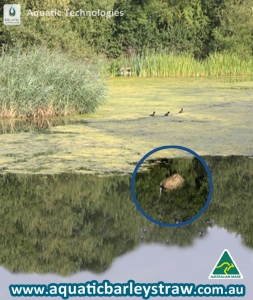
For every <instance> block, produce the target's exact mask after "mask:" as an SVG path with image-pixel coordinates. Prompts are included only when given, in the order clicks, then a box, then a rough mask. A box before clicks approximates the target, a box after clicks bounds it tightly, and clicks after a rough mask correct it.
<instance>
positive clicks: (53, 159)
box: [0, 78, 253, 174]
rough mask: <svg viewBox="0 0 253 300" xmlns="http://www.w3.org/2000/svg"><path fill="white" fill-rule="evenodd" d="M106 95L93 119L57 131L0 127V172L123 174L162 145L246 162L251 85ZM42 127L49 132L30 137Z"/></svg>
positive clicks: (120, 87)
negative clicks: (1, 132) (175, 146)
mask: <svg viewBox="0 0 253 300" xmlns="http://www.w3.org/2000/svg"><path fill="white" fill-rule="evenodd" d="M241 80H243V79H241ZM109 88H110V98H109V100H108V103H107V104H106V105H105V106H103V107H101V109H99V110H98V112H97V113H96V114H93V115H85V116H82V117H76V118H71V117H69V118H66V119H64V121H58V124H59V123H60V124H59V125H57V121H44V122H42V121H40V122H39V124H38V126H37V127H35V129H36V130H35V132H34V128H33V125H31V126H30V127H29V124H28V125H27V124H26V125H24V126H23V128H22V125H21V124H20V122H16V123H15V122H13V121H12V122H9V123H8V122H1V126H0V127H1V128H2V129H1V130H2V131H3V132H12V134H4V135H0V143H1V148H0V164H1V167H0V168H1V169H0V172H1V170H2V172H15V173H27V172H32V173H43V174H54V173H59V172H66V171H71V172H80V173H92V174H94V172H95V173H105V172H115V171H117V172H121V173H131V172H132V171H133V165H132V164H133V163H136V162H137V161H139V160H140V159H141V158H142V157H143V155H144V154H146V153H147V152H149V151H150V150H152V149H154V148H156V147H159V146H163V145H179V146H184V147H187V148H190V149H192V150H194V151H195V152H197V153H198V154H199V155H248V156H250V155H252V145H253V118H252V115H253V105H252V102H253V101H252V93H253V81H247V80H246V79H245V81H232V82H230V81H229V79H228V81H225V80H223V81H222V80H216V79H206V78H205V79H204V78H199V79H198V78H190V79H189V78H180V79H178V78H115V79H112V80H110V81H109ZM182 107H183V108H184V112H183V113H182V114H178V112H179V110H180V108H182ZM154 110H155V111H156V116H155V117H149V115H150V114H151V113H152V112H153V111H154ZM167 111H170V112H171V114H170V116H169V117H164V114H165V113H166V112H167ZM64 122H65V123H66V124H69V125H61V123H64ZM71 122H72V123H71ZM48 123H49V124H50V123H56V125H55V126H53V127H50V128H48V129H45V130H42V132H41V133H40V134H38V128H39V127H40V126H41V127H42V129H44V128H46V127H47V125H48ZM19 127H21V128H19ZM30 128H31V130H30ZM22 129H23V130H24V131H25V132H23V131H22ZM15 130H17V131H19V132H18V133H15V132H16V131H15Z"/></svg>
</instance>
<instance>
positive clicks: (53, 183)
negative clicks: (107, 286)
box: [0, 78, 253, 299]
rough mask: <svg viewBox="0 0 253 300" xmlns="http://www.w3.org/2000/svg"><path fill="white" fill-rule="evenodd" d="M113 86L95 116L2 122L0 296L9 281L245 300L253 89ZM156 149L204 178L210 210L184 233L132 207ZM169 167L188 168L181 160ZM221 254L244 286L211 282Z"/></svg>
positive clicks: (191, 82) (229, 84)
mask: <svg viewBox="0 0 253 300" xmlns="http://www.w3.org/2000/svg"><path fill="white" fill-rule="evenodd" d="M109 84H110V99H109V100H108V103H107V105H105V106H104V107H102V108H101V109H100V110H99V111H98V113H97V114H93V115H87V116H81V117H78V118H77V117H69V118H65V119H54V120H43V121H38V122H37V123H28V122H26V123H24V122H23V121H22V122H21V121H18V120H15V121H13V120H12V121H1V132H2V134H1V135H0V143H1V147H0V172H1V176H0V215H1V216H0V236H1V243H0V253H1V255H0V265H1V266H2V267H1V269H0V275H1V278H3V280H2V282H1V285H0V286H1V290H0V295H1V298H3V299H11V297H10V296H9V292H8V285H9V284H11V283H12V284H17V283H24V284H27V283H33V282H34V283H40V284H42V283H50V282H66V283H68V282H85V281H86V280H92V279H97V280H99V281H100V280H102V279H109V280H111V281H113V282H123V281H128V280H129V279H134V280H136V281H139V282H157V281H160V280H162V281H164V282H193V283H196V284H197V283H206V284H208V283H209V284H210V283H221V284H225V285H227V284H230V283H236V284H246V287H247V297H248V298H247V297H246V298H245V299H252V296H253V288H252V284H251V281H252V279H253V276H252V270H253V251H252V248H253V218H252V212H253V197H252V195H253V185H252V176H253V159H252V157H253V137H252V136H253V135H252V134H253V126H252V125H253V121H252V116H253V110H252V109H253V107H252V102H253V99H252V89H253V81H248V80H246V79H245V80H239V81H233V80H231V81H230V80H229V79H227V80H215V79H201V78H200V79H185V78H182V79H174V78H172V79H171V78H170V79H148V78H145V79H144V78H143V79H142V78H140V79H139V78H138V79H136V78H123V79H122V78H116V79H112V80H110V82H109ZM182 107H183V108H184V112H183V113H182V114H178V111H179V110H180V109H181V108H182ZM154 110H155V111H156V116H155V117H149V115H150V114H151V113H152V111H154ZM168 110H170V111H171V115H170V116H169V117H165V116H164V114H165V113H166V112H167V111H168ZM163 145H180V146H184V147H188V148H190V149H192V150H193V151H195V152H197V153H198V154H199V155H201V156H202V157H203V159H204V160H205V161H206V163H207V165H208V167H209V168H210V170H211V173H212V177H213V197H212V200H211V204H210V205H209V207H208V209H207V210H206V211H205V213H204V214H203V215H202V216H201V217H200V218H198V219H197V220H196V221H195V222H193V223H191V224H190V225H188V226H184V227H180V228H165V227H159V226H156V225H155V224H153V223H150V222H149V221H148V220H147V219H145V218H144V217H143V216H142V215H141V214H140V213H139V211H138V210H137V208H136V207H135V205H134V202H133V200H132V196H131V188H130V182H131V173H132V172H133V169H134V167H135V165H136V163H137V162H138V161H139V160H140V159H141V158H142V157H143V156H144V155H145V154H146V153H147V152H149V151H150V150H152V149H153V148H156V147H159V146H163ZM157 157H159V154H157ZM152 159H155V156H154V157H152ZM167 159H171V160H172V159H173V161H174V162H180V164H182V163H181V160H182V159H183V160H184V161H186V160H187V161H189V157H182V155H180V154H179V153H177V152H175V153H174V154H171V156H169V157H168V156H167ZM186 165H187V166H188V163H186ZM187 168H188V167H187ZM142 172H143V173H142ZM147 172H149V174H151V173H152V172H151V171H150V170H149V171H148V169H147V167H145V166H144V167H143V169H140V174H148V173H147ZM152 174H153V173H152ZM164 175H166V173H164ZM152 176H153V175H152ZM152 176H151V177H152ZM151 177H150V178H151ZM152 178H153V177H152ZM152 178H151V179H152ZM154 178H155V177H154ZM145 180H146V179H145ZM159 180H160V179H159ZM159 180H158V184H157V187H156V185H155V184H154V187H152V189H154V192H156V191H157V196H158V195H159ZM152 182H153V179H152ZM163 196H164V195H163ZM164 197H165V196H164ZM162 199H166V198H161V200H162ZM176 209H177V208H175V211H176ZM174 221H175V222H176V221H177V220H174ZM224 249H228V250H229V251H230V252H231V254H232V256H233V258H234V260H235V261H236V264H237V266H238V267H239V269H240V271H241V272H242V274H243V276H244V279H243V280H233V281H231V282H230V281H225V282H224V281H221V280H217V281H215V282H210V281H209V280H208V276H209V274H210V272H211V271H212V269H213V267H214V264H215V263H216V262H217V260H218V258H219V257H220V255H221V253H222V251H223V250H224ZM35 273H36V274H35Z"/></svg>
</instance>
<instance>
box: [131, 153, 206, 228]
mask: <svg viewBox="0 0 253 300" xmlns="http://www.w3.org/2000/svg"><path fill="white" fill-rule="evenodd" d="M148 162H149V164H150V166H149V167H148V172H141V173H140V172H138V173H137V176H136V181H135V193H136V198H137V200H138V202H139V204H140V206H141V208H142V209H143V210H144V211H145V212H146V213H147V214H148V215H149V216H150V217H152V218H153V219H155V220H157V221H159V222H162V223H167V224H173V223H175V222H185V221H187V220H189V219H191V218H193V217H194V216H195V215H196V214H197V213H198V212H199V211H200V210H201V209H202V208H203V206H204V205H205V203H206V201H207V196H208V192H209V181H208V176H207V173H206V170H205V168H204V166H203V165H202V163H201V162H200V161H199V160H198V159H197V158H193V159H187V158H173V159H166V158H160V159H155V160H152V159H151V160H149V161H148ZM176 173H178V174H180V175H181V176H182V178H183V179H184V180H185V181H184V185H183V187H182V188H180V189H178V190H175V191H172V192H168V193H162V194H161V198H160V199H159V201H158V198H159V183H160V182H161V181H162V180H164V178H168V177H170V176H171V175H173V174H176Z"/></svg>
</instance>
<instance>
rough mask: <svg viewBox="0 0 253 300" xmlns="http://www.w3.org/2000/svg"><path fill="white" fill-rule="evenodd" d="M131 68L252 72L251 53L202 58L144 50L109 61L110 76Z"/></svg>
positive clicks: (170, 72) (156, 72)
mask: <svg viewBox="0 0 253 300" xmlns="http://www.w3.org/2000/svg"><path fill="white" fill-rule="evenodd" d="M122 66H128V67H130V68H131V76H140V77H179V76H194V77H195V76H196V77H197V76H249V75H253V57H251V58H248V59H245V58H244V59H243V58H241V57H240V56H239V55H237V54H226V53H224V54H220V53H213V54H211V55H210V56H209V57H208V58H206V59H204V60H198V59H194V57H193V55H189V54H180V55H175V54H165V53H148V54H142V55H134V56H132V57H130V58H120V59H118V60H117V61H112V62H111V63H110V67H109V72H110V75H111V76H119V75H124V74H123V73H124V72H122V70H120V68H121V67H122Z"/></svg>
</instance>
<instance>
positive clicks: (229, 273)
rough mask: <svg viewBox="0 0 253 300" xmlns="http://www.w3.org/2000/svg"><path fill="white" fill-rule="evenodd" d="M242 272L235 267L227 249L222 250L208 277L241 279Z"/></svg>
mask: <svg viewBox="0 0 253 300" xmlns="http://www.w3.org/2000/svg"><path fill="white" fill-rule="evenodd" d="M242 278H243V276H242V273H241V272H240V270H239V268H238V267H237V265H236V263H235V261H234V260H233V258H232V256H231V254H230V253H229V251H228V250H227V249H225V250H224V251H223V253H222V254H221V256H220V258H219V259H218V261H217V263H216V265H215V266H214V268H213V271H212V272H211V274H210V276H209V279H242Z"/></svg>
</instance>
